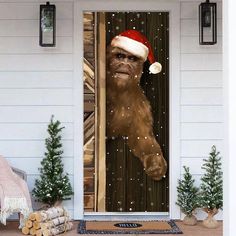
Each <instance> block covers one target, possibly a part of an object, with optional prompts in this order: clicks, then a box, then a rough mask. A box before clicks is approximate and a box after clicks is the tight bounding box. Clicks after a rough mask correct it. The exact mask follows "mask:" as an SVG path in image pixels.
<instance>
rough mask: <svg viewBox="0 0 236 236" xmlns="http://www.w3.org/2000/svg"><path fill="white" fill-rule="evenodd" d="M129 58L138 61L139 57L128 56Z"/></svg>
mask: <svg viewBox="0 0 236 236" xmlns="http://www.w3.org/2000/svg"><path fill="white" fill-rule="evenodd" d="M128 59H129V60H130V61H137V60H138V58H137V57H136V56H128Z"/></svg>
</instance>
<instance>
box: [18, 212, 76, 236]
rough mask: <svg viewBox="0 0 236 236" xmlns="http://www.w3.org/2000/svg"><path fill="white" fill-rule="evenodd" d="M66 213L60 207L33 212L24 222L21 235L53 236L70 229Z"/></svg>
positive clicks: (70, 223)
mask: <svg viewBox="0 0 236 236" xmlns="http://www.w3.org/2000/svg"><path fill="white" fill-rule="evenodd" d="M72 226H73V224H72V222H71V221H70V218H69V214H68V212H67V211H66V210H65V209H64V208H62V207H52V208H49V209H48V210H42V211H37V212H33V213H31V214H30V215H29V218H28V219H27V221H26V222H25V225H24V227H23V228H22V233H23V234H25V235H28V234H30V235H36V236H54V235H57V234H61V233H64V232H66V231H69V230H71V229H72Z"/></svg>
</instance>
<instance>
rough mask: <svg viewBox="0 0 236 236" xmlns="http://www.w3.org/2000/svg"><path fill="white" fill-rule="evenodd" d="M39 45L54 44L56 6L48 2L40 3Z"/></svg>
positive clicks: (52, 45) (49, 45) (50, 45)
mask: <svg viewBox="0 0 236 236" xmlns="http://www.w3.org/2000/svg"><path fill="white" fill-rule="evenodd" d="M39 45H40V46H42V47H54V46H55V45H56V6H55V5H51V4H50V3H49V2H47V3H46V5H40V20H39Z"/></svg>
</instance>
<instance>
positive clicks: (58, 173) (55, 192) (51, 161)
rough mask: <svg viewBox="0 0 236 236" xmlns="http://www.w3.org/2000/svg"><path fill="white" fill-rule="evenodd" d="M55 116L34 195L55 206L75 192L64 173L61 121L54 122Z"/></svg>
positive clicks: (49, 130) (49, 131) (50, 125)
mask: <svg viewBox="0 0 236 236" xmlns="http://www.w3.org/2000/svg"><path fill="white" fill-rule="evenodd" d="M53 119H54V116H52V117H51V121H50V123H49V125H48V129H47V131H48V133H49V137H48V138H47V139H46V140H45V145H46V149H47V152H45V157H44V159H43V160H42V161H41V165H42V168H40V169H39V170H40V178H39V179H37V180H36V181H35V188H34V189H33V196H35V197H36V199H37V200H38V201H40V202H43V203H45V204H48V205H49V206H53V205H54V204H55V203H56V202H57V201H61V200H66V199H70V198H69V196H71V195H72V194H73V192H72V187H71V184H70V181H69V178H68V174H67V173H66V174H64V173H63V171H64V170H63V169H64V166H63V163H62V160H61V155H62V154H63V151H62V143H61V135H60V133H61V131H62V129H64V127H61V123H60V121H58V120H57V121H55V122H54V120H53Z"/></svg>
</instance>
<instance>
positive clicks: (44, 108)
mask: <svg viewBox="0 0 236 236" xmlns="http://www.w3.org/2000/svg"><path fill="white" fill-rule="evenodd" d="M23 2H24V3H23ZM180 4H181V19H180V21H181V55H180V56H181V68H180V71H181V87H180V90H181V104H180V112H181V137H180V140H176V142H179V145H180V147H181V157H180V162H181V165H182V166H183V165H187V166H189V167H190V168H191V171H192V173H193V174H194V177H195V178H196V179H197V183H199V180H200V177H201V174H202V171H201V164H202V159H203V158H204V157H206V156H207V155H208V153H209V151H210V148H211V146H212V145H213V144H215V145H216V146H217V148H218V149H219V150H222V149H223V140H222V139H223V129H224V128H223V115H222V112H223V99H222V29H221V25H222V24H221V20H222V19H221V18H222V14H221V2H219V1H218V26H219V28H218V44H217V45H216V46H199V44H198V19H197V9H198V4H199V2H197V1H193V0H189V1H180ZM56 6H57V47H56V48H41V47H39V45H38V28H39V27H38V15H39V12H38V11H39V3H38V2H37V1H34V0H32V1H22V3H21V1H20V0H19V1H14V2H7V1H5V2H4V1H1V0H0V154H1V155H4V156H5V157H6V158H7V159H8V160H9V162H10V163H11V164H12V165H13V166H15V167H18V168H21V169H23V170H25V171H26V172H27V174H28V184H29V187H30V190H32V188H33V185H34V180H35V178H36V177H37V176H38V173H39V172H38V167H39V165H40V161H41V159H42V158H43V153H44V138H45V137H46V127H47V123H48V121H49V119H50V116H51V114H55V116H56V118H58V119H59V120H61V121H62V124H63V125H64V126H65V127H66V129H65V130H64V131H63V143H64V150H65V155H64V159H63V160H64V163H65V169H66V171H67V172H68V173H69V174H70V179H71V182H72V184H73V165H74V163H73V156H74V154H73V145H74V140H73V137H74V136H73V131H74V129H73V72H74V68H73V1H72V2H71V1H58V2H57V3H56ZM81 40H82V39H81ZM176 89H178V88H176ZM66 205H67V207H68V209H70V210H71V211H73V200H71V201H68V202H67V203H66ZM202 216H203V214H202V213H199V217H202ZM219 217H221V216H219Z"/></svg>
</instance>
